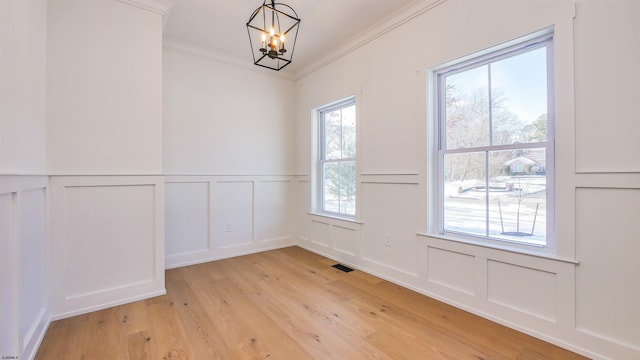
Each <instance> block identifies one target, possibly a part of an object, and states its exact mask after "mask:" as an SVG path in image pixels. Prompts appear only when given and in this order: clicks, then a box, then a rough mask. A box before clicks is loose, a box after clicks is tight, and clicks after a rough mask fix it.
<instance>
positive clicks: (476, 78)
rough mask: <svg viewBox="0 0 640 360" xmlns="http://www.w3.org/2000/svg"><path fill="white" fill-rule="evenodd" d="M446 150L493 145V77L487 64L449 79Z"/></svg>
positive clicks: (446, 83)
mask: <svg viewBox="0 0 640 360" xmlns="http://www.w3.org/2000/svg"><path fill="white" fill-rule="evenodd" d="M445 86H446V88H445V91H446V94H445V104H443V105H444V106H445V118H446V148H447V149H460V148H469V147H477V146H487V145H489V141H490V139H489V76H488V66H487V65H483V66H480V67H477V68H473V69H470V70H467V71H463V72H461V73H458V74H454V75H449V76H446V78H445Z"/></svg>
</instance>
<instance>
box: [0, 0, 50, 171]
mask: <svg viewBox="0 0 640 360" xmlns="http://www.w3.org/2000/svg"><path fill="white" fill-rule="evenodd" d="M46 29H47V2H46V1H37V0H29V1H18V0H6V1H1V2H0V54H2V56H0V174H14V175H15V174H20V175H25V174H37V175H42V174H44V172H45V160H46V159H45V146H46V142H45V112H46V108H45V107H46V98H45V91H46V87H45V84H46V83H45V71H46V45H47V43H46Z"/></svg>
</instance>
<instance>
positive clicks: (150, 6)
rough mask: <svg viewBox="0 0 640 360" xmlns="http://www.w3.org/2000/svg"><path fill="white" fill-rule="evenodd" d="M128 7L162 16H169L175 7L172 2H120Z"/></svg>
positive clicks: (153, 0) (167, 0)
mask: <svg viewBox="0 0 640 360" xmlns="http://www.w3.org/2000/svg"><path fill="white" fill-rule="evenodd" d="M118 1H120V2H122V3H125V4H127V5H131V6H135V7H137V8H140V9H143V10H147V11H151V12H154V13H156V14H160V15H162V16H165V15H167V13H168V12H169V9H170V8H171V7H172V6H173V1H171V0H118Z"/></svg>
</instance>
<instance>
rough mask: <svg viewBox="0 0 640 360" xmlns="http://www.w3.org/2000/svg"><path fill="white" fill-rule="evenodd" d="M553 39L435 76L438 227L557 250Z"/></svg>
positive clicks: (480, 58)
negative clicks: (554, 239)
mask: <svg viewBox="0 0 640 360" xmlns="http://www.w3.org/2000/svg"><path fill="white" fill-rule="evenodd" d="M551 59H552V34H547V35H545V36H542V37H538V38H535V39H529V40H527V41H523V42H521V43H519V44H516V45H513V46H511V47H508V48H503V49H500V50H497V51H494V52H491V53H488V54H487V53H485V54H483V55H480V56H477V57H475V58H472V59H468V58H467V59H465V61H463V62H458V63H454V64H449V65H447V66H445V67H443V68H439V69H437V70H435V72H434V75H435V80H436V84H437V85H436V88H437V89H436V99H435V104H436V106H437V115H436V120H437V121H436V125H437V126H436V128H437V132H438V136H437V149H436V150H437V153H436V154H434V155H435V156H434V157H433V159H434V160H436V164H437V166H436V167H437V169H436V171H435V172H434V174H435V184H436V194H437V196H436V197H435V200H436V204H435V206H434V207H433V208H435V209H436V216H434V221H435V222H436V224H435V225H436V226H435V229H436V231H437V232H439V233H440V234H443V235H451V236H454V237H455V236H459V237H470V238H483V239H488V240H498V241H509V242H517V243H525V244H530V245H538V246H549V245H550V244H551V242H550V240H551V238H552V231H553V226H552V224H553V159H554V154H553V151H554V142H553V102H552V99H553V86H552V85H553V81H552V79H553V77H552V66H551V65H552V61H551Z"/></svg>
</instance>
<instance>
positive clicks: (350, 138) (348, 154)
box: [342, 105, 356, 159]
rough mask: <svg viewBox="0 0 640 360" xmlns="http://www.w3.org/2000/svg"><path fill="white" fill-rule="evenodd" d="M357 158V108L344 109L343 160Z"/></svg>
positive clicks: (353, 106)
mask: <svg viewBox="0 0 640 360" xmlns="http://www.w3.org/2000/svg"><path fill="white" fill-rule="evenodd" d="M355 157H356V106H355V105H352V106H349V107H346V108H344V109H342V158H352V159H353V158H355Z"/></svg>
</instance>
